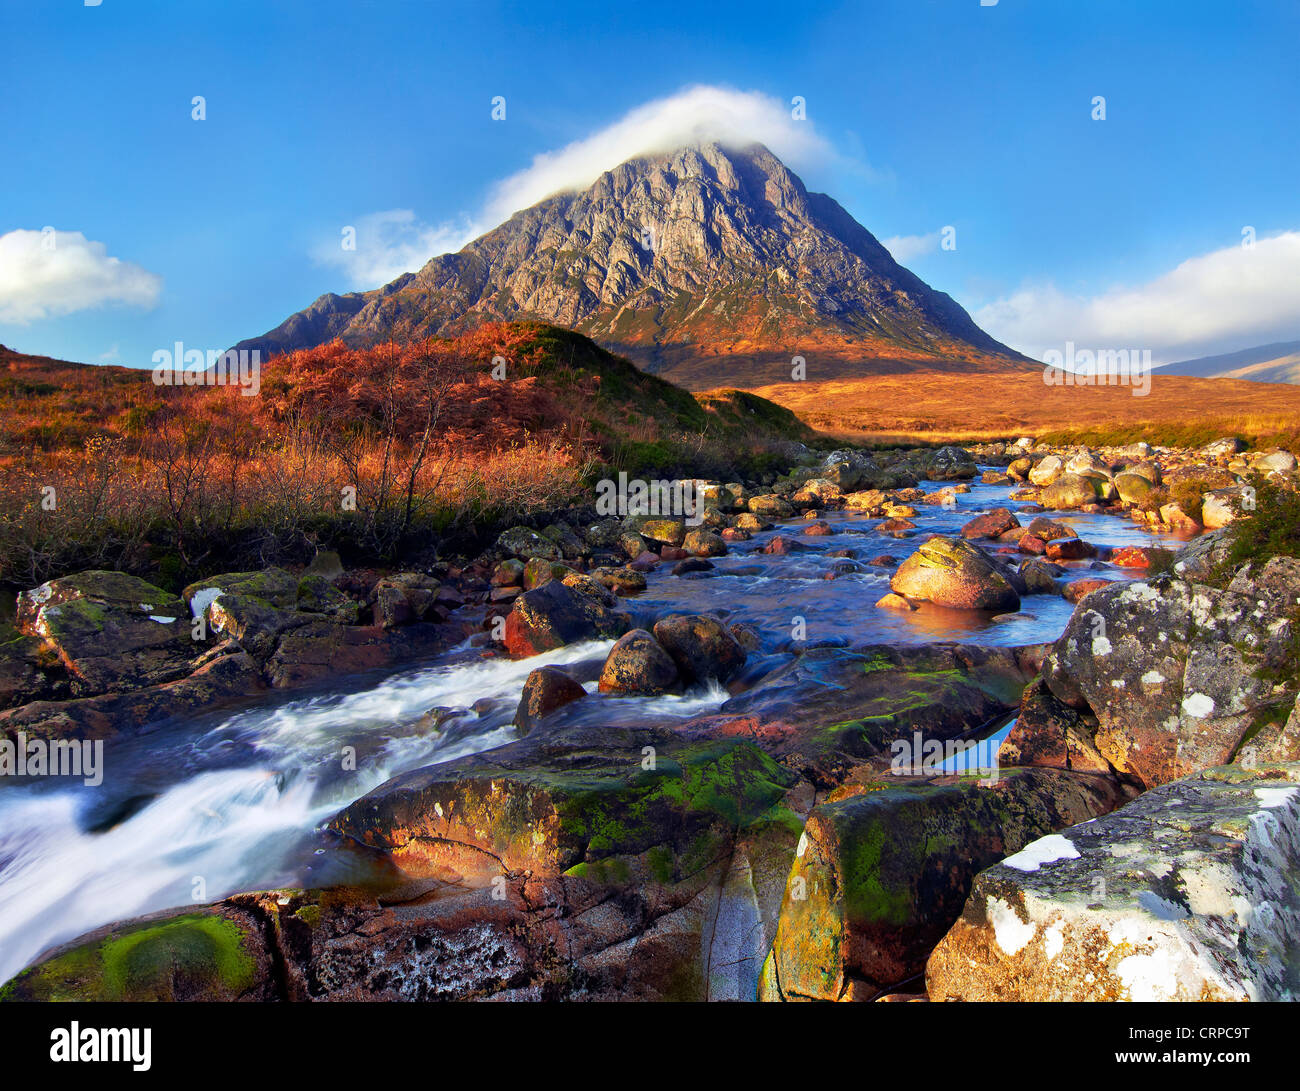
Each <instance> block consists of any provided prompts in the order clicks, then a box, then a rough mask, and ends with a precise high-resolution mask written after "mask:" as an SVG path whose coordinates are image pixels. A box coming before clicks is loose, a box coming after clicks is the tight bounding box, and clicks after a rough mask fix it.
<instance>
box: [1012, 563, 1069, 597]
mask: <svg viewBox="0 0 1300 1091" xmlns="http://www.w3.org/2000/svg"><path fill="white" fill-rule="evenodd" d="M1016 571H1017V572H1018V573H1019V575H1020V578H1021V579H1022V580H1023V581H1024V584H1025V593H1026V594H1030V595H1044V594H1053V593H1055V591H1056V577H1057V576H1060V575H1062V574H1063V570H1062V569H1060V568H1057V566H1056V565H1054V564H1052V563H1051V561H1044V560H1040V559H1039V558H1037V557H1035V558H1032V559H1030V560H1027V561H1021V562H1020V567H1019V568H1018V569H1017V570H1016Z"/></svg>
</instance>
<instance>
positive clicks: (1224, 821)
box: [926, 764, 1300, 1003]
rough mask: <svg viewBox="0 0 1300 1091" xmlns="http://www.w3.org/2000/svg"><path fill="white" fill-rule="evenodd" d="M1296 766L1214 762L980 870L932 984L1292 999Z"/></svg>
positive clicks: (929, 973)
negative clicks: (1253, 766) (1221, 764)
mask: <svg viewBox="0 0 1300 1091" xmlns="http://www.w3.org/2000/svg"><path fill="white" fill-rule="evenodd" d="M1297 871H1300V766H1297V765H1294V764H1291V765H1281V766H1275V767H1271V768H1269V767H1261V768H1259V769H1252V770H1247V769H1241V768H1239V767H1230V768H1226V769H1212V770H1206V771H1204V772H1202V773H1201V774H1199V775H1196V776H1193V777H1190V778H1187V779H1184V780H1178V781H1175V782H1173V783H1170V784H1166V785H1164V786H1163V787H1159V788H1156V789H1154V790H1152V791H1150V792H1148V793H1146V794H1145V795H1143V796H1140V797H1139V798H1138V799H1136V800H1135V801H1133V802H1132V803H1130V804H1128V805H1127V806H1126V807H1123V808H1121V809H1120V810H1117V811H1115V812H1114V813H1112V814H1110V815H1107V816H1105V817H1102V818H1098V819H1096V820H1095V821H1092V822H1085V823H1083V824H1081V825H1077V826H1074V827H1072V828H1070V829H1067V830H1064V831H1062V832H1060V833H1057V834H1052V835H1049V836H1047V837H1044V838H1041V839H1040V840H1038V841H1035V842H1032V843H1031V844H1029V845H1028V846H1026V847H1025V848H1024V849H1022V850H1021V851H1019V852H1018V853H1016V854H1014V855H1012V856H1011V857H1009V858H1008V859H1006V860H1004V861H1002V862H1001V863H1000V864H997V865H995V866H993V867H990V868H988V869H987V870H985V871H983V872H981V873H980V875H979V877H978V878H977V879H976V880H975V884H974V887H973V889H972V891H971V895H970V898H969V899H968V900H967V902H966V907H965V909H964V910H963V912H962V915H961V918H960V919H959V920H958V921H957V923H956V924H955V925H954V926H953V928H952V929H951V931H949V933H948V934H947V935H946V936H945V937H944V938H943V940H942V941H941V942H940V943H939V944H938V946H937V947H936V948H935V950H934V953H933V954H932V955H931V956H930V960H929V963H928V964H927V967H926V986H927V991H928V993H929V996H930V999H931V1000H966V1001H989V1000H996V1001H1018V1002H1023V1001H1070V1002H1074V1001H1081V1000H1082V1001H1086V1000H1134V1001H1145V1002H1151V1003H1167V1002H1169V1001H1187V1002H1202V1001H1207V1000H1209V1001H1216V1000H1256V1001H1269V1000H1294V999H1295V996H1296V982H1297V980H1300V889H1298V888H1297V886H1296V883H1295V875H1296V873H1297Z"/></svg>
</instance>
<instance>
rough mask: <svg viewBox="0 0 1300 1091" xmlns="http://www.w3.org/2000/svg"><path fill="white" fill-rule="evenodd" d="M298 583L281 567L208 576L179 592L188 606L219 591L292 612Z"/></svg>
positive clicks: (295, 603)
mask: <svg viewBox="0 0 1300 1091" xmlns="http://www.w3.org/2000/svg"><path fill="white" fill-rule="evenodd" d="M299 584H300V581H299V580H297V579H296V578H294V577H293V576H291V575H290V574H289V573H288V572H286V571H285V570H284V569H283V568H266V569H262V570H261V571H258V572H223V573H222V574H221V575H219V576H209V577H208V578H207V579H205V580H198V581H197V582H195V583H192V584H190V585H189V586H188V587H186V588H185V590H184V591H182V592H181V597H182V598H184V599H185V602H186V604H187V605H188V604H190V603H192V602H193V601H194V596H195V595H197V594H200V593H201V592H204V591H207V592H209V594H211V593H212V592H215V591H219V592H220V593H221V594H223V595H240V596H242V597H244V598H249V599H253V600H254V601H255V602H257V603H259V604H261V605H262V606H273V607H275V608H276V609H279V610H292V609H294V608H295V607H296V606H297V605H298V592H299Z"/></svg>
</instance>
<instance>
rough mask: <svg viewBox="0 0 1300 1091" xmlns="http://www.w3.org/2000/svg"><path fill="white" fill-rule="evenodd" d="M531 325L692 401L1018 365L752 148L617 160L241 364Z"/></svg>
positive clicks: (280, 330) (255, 342)
mask: <svg viewBox="0 0 1300 1091" xmlns="http://www.w3.org/2000/svg"><path fill="white" fill-rule="evenodd" d="M520 318H536V319H541V320H543V321H546V322H551V323H555V324H557V325H562V326H568V327H570V328H572V329H575V330H578V331H580V332H582V333H585V334H587V335H588V336H589V337H591V338H593V339H594V340H596V341H599V342H601V343H602V344H604V345H605V346H606V347H607V348H610V349H613V350H614V351H617V352H620V353H622V354H624V355H626V356H628V357H630V358H631V359H632V360H634V361H635V362H637V363H638V364H640V365H641V366H642V367H643V368H645V369H646V370H647V371H652V372H655V373H658V374H661V375H663V376H664V377H666V378H669V379H672V380H673V381H675V382H678V383H680V384H682V385H684V386H687V387H692V388H695V389H705V388H710V387H716V386H722V385H730V386H742V387H748V386H758V385H761V384H763V383H771V382H781V381H788V380H789V379H790V378H791V373H790V372H791V361H792V359H793V358H794V357H796V356H800V357H803V358H804V360H805V361H806V362H807V377H808V378H809V379H826V378H835V377H850V376H858V375H866V374H872V373H877V372H880V371H899V370H907V369H910V368H913V367H921V368H928V369H933V368H935V367H936V366H939V367H948V368H954V369H960V370H979V369H985V368H994V369H1000V368H1006V367H1016V366H1017V365H1019V364H1021V363H1023V362H1024V358H1023V357H1021V356H1019V355H1018V354H1017V353H1015V352H1013V351H1012V350H1011V349H1009V348H1007V347H1006V346H1005V345H1002V344H1000V343H999V342H997V341H995V340H994V339H993V338H991V337H989V336H988V334H986V333H985V332H984V331H983V330H981V329H980V328H979V327H978V326H976V325H975V323H974V322H973V321H971V318H970V316H969V315H968V314H967V313H966V312H965V311H964V310H963V309H962V308H961V307H960V306H959V305H958V304H957V303H955V302H954V301H953V300H952V299H951V298H950V297H948V296H947V295H945V294H944V293H942V292H938V291H935V290H934V289H932V288H930V287H929V286H928V285H926V284H925V283H924V282H923V281H922V280H920V278H918V277H917V276H915V275H914V274H912V273H910V272H909V271H908V270H907V269H904V268H903V267H902V266H901V265H899V264H898V263H897V262H896V261H894V259H893V258H892V257H891V256H890V254H889V251H888V250H886V249H885V248H884V247H883V246H882V245H881V244H880V243H879V242H878V241H877V240H876V239H875V238H874V236H872V234H871V233H870V232H869V231H867V230H866V229H865V228H864V227H862V226H861V225H860V224H858V223H857V222H856V221H855V220H854V219H853V217H852V216H850V215H849V214H848V213H847V212H845V211H844V209H843V208H841V207H840V206H839V205H838V204H837V203H836V202H835V201H833V200H832V199H831V198H830V197H827V196H825V195H824V194H820V193H809V192H808V190H807V189H806V188H805V186H804V184H803V182H801V181H800V180H799V178H798V177H796V176H795V175H794V174H793V173H792V172H791V171H790V170H789V169H787V168H786V166H785V164H783V163H782V162H781V161H780V160H779V159H777V157H776V156H774V155H773V154H772V153H771V152H770V151H768V150H767V148H765V147H763V146H762V145H759V144H755V145H751V146H749V147H747V148H744V149H743V150H731V149H725V148H723V147H722V146H721V145H719V144H716V143H711V144H704V145H700V146H696V147H689V148H683V149H680V150H678V151H676V152H673V153H671V154H668V155H662V156H647V157H642V158H637V159H632V160H629V161H628V162H626V163H623V164H622V165H620V166H618V167H615V168H614V169H613V170H611V171H607V172H606V173H604V174H602V175H601V176H600V177H599V178H598V179H597V180H596V181H595V182H594V183H593V184H592V185H591V186H590V187H589V188H588V189H586V190H584V191H582V192H580V193H564V194H558V195H556V196H553V197H549V198H547V199H546V200H544V201H541V202H540V203H538V204H536V205H533V206H532V207H531V208H527V209H525V210H523V211H522V212H517V213H515V215H513V216H511V217H510V219H509V220H507V221H506V222H505V223H503V224H501V225H500V226H499V227H497V228H494V229H493V230H491V231H489V232H487V234H485V235H482V236H480V237H479V238H478V239H475V240H474V241H473V242H471V243H469V244H468V245H467V246H465V247H464V249H462V250H461V251H460V252H459V253H456V254H443V255H440V256H439V257H436V258H433V259H432V260H430V261H429V262H428V263H427V264H426V265H425V266H424V267H423V268H422V269H421V270H420V271H419V272H416V273H406V274H403V275H402V276H400V277H398V278H397V279H396V280H394V281H392V282H391V283H389V284H387V285H385V286H384V287H382V288H379V289H376V290H374V291H370V292H354V293H350V294H348V295H342V296H340V295H333V294H328V295H324V296H321V297H320V298H319V299H318V300H316V302H315V303H313V304H312V305H311V306H310V307H308V308H307V309H306V310H305V311H301V312H299V313H298V314H295V315H293V316H291V317H290V318H289V319H287V320H286V321H285V322H284V323H282V324H281V325H280V326H278V327H276V328H275V329H274V330H272V331H270V332H269V333H267V334H265V335H264V336H262V337H259V338H253V339H250V340H247V341H242V342H240V344H239V345H237V346H236V347H237V348H249V349H251V348H257V349H260V350H262V353H263V355H269V354H272V353H278V352H284V351H288V350H291V349H296V348H304V347H308V346H311V345H315V344H319V343H321V342H323V341H328V340H330V339H332V338H334V337H341V338H342V339H343V340H344V341H346V342H348V343H350V344H354V345H363V344H367V343H373V342H375V341H379V340H385V339H389V338H396V339H399V340H405V339H408V338H414V337H422V336H428V335H432V334H441V335H448V334H455V333H458V332H461V331H463V330H465V329H467V328H469V327H472V326H475V325H478V324H479V323H482V322H486V321H495V320H512V319H520Z"/></svg>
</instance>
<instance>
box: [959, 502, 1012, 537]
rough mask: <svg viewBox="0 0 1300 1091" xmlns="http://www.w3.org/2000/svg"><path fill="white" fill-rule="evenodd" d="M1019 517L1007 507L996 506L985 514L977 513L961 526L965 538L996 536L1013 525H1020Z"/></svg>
mask: <svg viewBox="0 0 1300 1091" xmlns="http://www.w3.org/2000/svg"><path fill="white" fill-rule="evenodd" d="M1019 526H1020V520H1019V519H1017V518H1016V517H1015V516H1014V515H1012V514H1011V512H1010V511H1009V510H1008V509H1007V508H994V509H993V510H992V511H989V512H986V513H985V514H983V515H977V516H976V517H975V518H974V519H972V520H971V521H970V522H969V523H967V524H966V525H965V526H964V527H962V528H961V536H962V537H963V538H996V537H997V536H998V535H999V534H1004V533H1006V532H1007V531H1009V530H1011V529H1012V528H1013V527H1019Z"/></svg>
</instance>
